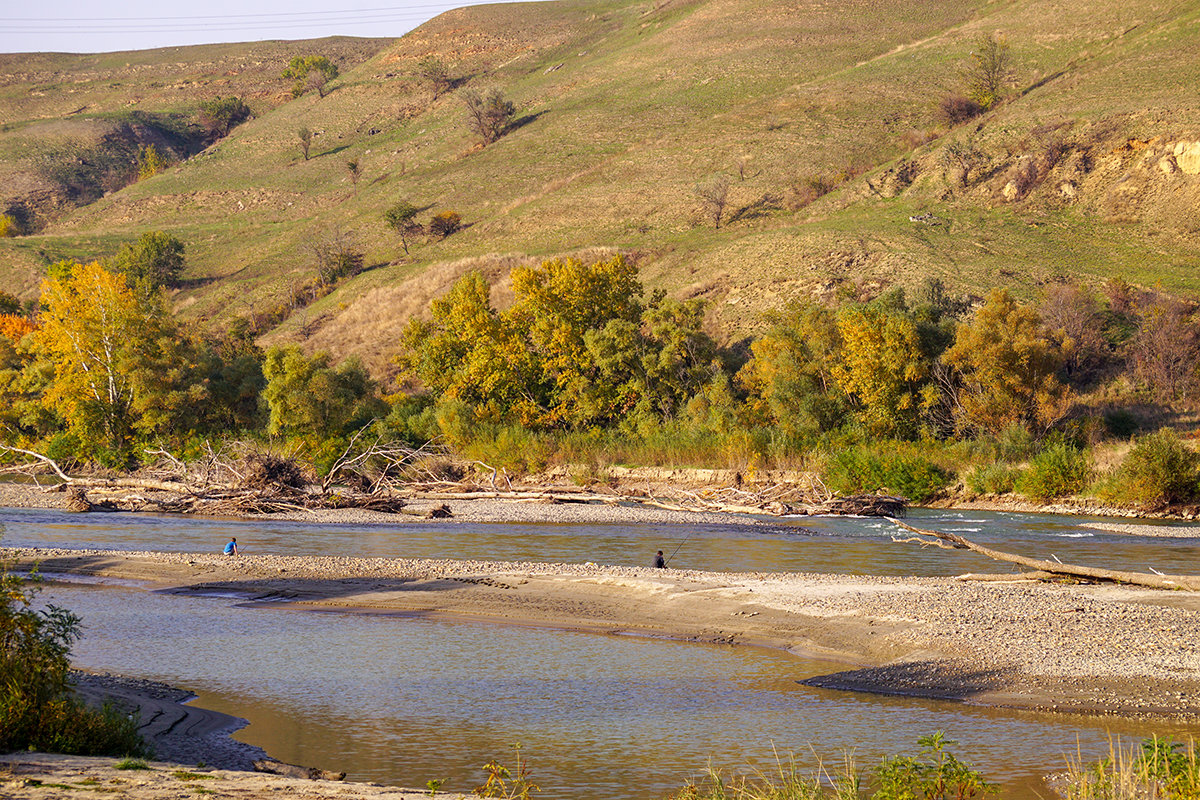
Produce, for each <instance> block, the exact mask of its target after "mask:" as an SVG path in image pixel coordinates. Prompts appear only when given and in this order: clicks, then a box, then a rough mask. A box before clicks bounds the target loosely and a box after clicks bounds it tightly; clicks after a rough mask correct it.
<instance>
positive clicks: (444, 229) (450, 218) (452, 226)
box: [429, 211, 462, 239]
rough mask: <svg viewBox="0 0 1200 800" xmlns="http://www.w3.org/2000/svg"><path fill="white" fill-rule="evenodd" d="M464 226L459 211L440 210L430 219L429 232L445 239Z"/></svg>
mask: <svg viewBox="0 0 1200 800" xmlns="http://www.w3.org/2000/svg"><path fill="white" fill-rule="evenodd" d="M461 227H462V217H460V216H459V215H458V212H457V211H439V212H438V213H436V214H434V215H433V218H432V219H431V220H429V232H430V233H431V234H433V235H434V236H436V237H438V238H439V239H445V238H446V237H447V236H449V235H450V234H452V233H454V232H455V231H457V230H458V229H459V228H461Z"/></svg>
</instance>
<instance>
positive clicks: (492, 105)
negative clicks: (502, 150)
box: [463, 89, 517, 146]
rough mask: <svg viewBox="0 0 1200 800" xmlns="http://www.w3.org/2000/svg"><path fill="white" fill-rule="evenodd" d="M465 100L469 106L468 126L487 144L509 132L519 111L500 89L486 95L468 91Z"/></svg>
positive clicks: (482, 142) (481, 141)
mask: <svg viewBox="0 0 1200 800" xmlns="http://www.w3.org/2000/svg"><path fill="white" fill-rule="evenodd" d="M463 102H464V103H465V104H466V107H467V127H468V128H469V129H470V131H471V133H473V134H475V135H476V136H478V137H479V141H480V143H481V144H483V145H485V146H486V145H489V144H491V143H492V142H494V141H496V140H497V139H499V138H500V137H501V136H503V135H504V134H506V133H508V129H509V126H510V125H512V121H513V117H514V116H516V113H517V107H516V106H515V105H513V103H512V101H511V100H507V99H505V97H504V93H503V92H502V91H500V90H499V89H492V90H491V91H490V92H488V93H487V94H486V95H483V94H480V93H479V92H476V91H470V92H467V93H466V94H465V95H463Z"/></svg>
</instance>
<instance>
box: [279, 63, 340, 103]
mask: <svg viewBox="0 0 1200 800" xmlns="http://www.w3.org/2000/svg"><path fill="white" fill-rule="evenodd" d="M337 76H338V68H337V65H336V64H334V63H333V62H332V61H330V60H329V59H328V58H327V57H326V56H295V57H294V58H292V60H291V61H289V62H288V65H287V67H286V68H285V69H284V70H283V77H285V78H291V79H293V80H295V83H294V84H293V85H292V96H293V97H299V96H300V95H302V94H304V92H305V91H307V90H308V89H316V90H317V93H318V94H319V95H320V96H321V97H324V96H325V88H326V86H327V85H328V83H329V82H330V81H331V80H333V79H334V78H336V77H337Z"/></svg>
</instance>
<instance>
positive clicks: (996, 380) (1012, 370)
mask: <svg viewBox="0 0 1200 800" xmlns="http://www.w3.org/2000/svg"><path fill="white" fill-rule="evenodd" d="M1071 346H1072V343H1071V342H1070V341H1069V340H1067V341H1056V340H1055V339H1054V338H1052V337H1051V336H1050V335H1048V333H1047V331H1046V330H1045V328H1044V327H1043V325H1042V322H1041V319H1040V318H1039V316H1038V314H1037V312H1036V311H1035V310H1034V309H1032V308H1027V307H1023V306H1021V305H1019V304H1018V303H1017V302H1016V301H1015V300H1014V299H1013V298H1012V297H1011V296H1010V295H1009V294H1008V292H1007V291H1005V290H1003V289H994V290H993V291H992V292H991V293H990V294H989V295H988V298H987V301H986V302H985V303H984V304H983V305H982V306H981V307H980V308H979V309H978V310H977V311H976V312H975V317H974V319H972V320H970V321H968V322H965V323H961V324H959V326H958V330H957V332H956V334H955V339H954V344H953V346H951V347H950V349H949V350H947V351H946V353H945V354H944V356H943V361H944V363H946V364H947V365H948V366H949V367H950V368H951V369H952V370H953V371H954V378H955V380H954V383H953V384H952V385H951V387H950V391H952V392H953V394H954V395H955V397H954V406H955V408H956V416H957V427H958V430H959V431H960V432H972V431H975V432H982V433H987V434H992V435H995V434H998V433H1000V432H1001V431H1003V430H1004V429H1005V428H1007V427H1009V426H1010V425H1013V424H1017V425H1022V426H1024V427H1026V428H1027V429H1030V430H1032V431H1034V432H1037V433H1041V432H1044V431H1046V430H1048V429H1049V428H1050V426H1052V425H1053V424H1054V423H1055V422H1057V421H1059V420H1060V419H1062V418H1063V416H1065V414H1066V413H1067V411H1068V409H1069V407H1070V403H1071V395H1070V392H1069V390H1068V389H1067V387H1066V386H1064V385H1063V384H1062V383H1061V382H1060V381H1059V380H1058V377H1057V373H1058V371H1059V370H1060V369H1061V368H1062V365H1063V362H1064V360H1065V358H1066V355H1067V353H1068V352H1069V350H1070V348H1071Z"/></svg>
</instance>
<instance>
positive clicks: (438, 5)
mask: <svg viewBox="0 0 1200 800" xmlns="http://www.w3.org/2000/svg"><path fill="white" fill-rule="evenodd" d="M483 2H490V0H479V3H483ZM467 4H468V5H476V4H477V3H467ZM460 5H462V3H459V2H456V1H455V0H448V2H445V3H429V4H424V5H411V4H408V5H403V6H385V7H383V8H347V9H340V10H338V11H272V12H264V13H259V14H204V15H199V16H178V17H175V16H172V17H146V16H139V17H75V16H72V17H71V19H72V21H74V22H182V21H184V20H193V19H194V20H203V19H236V18H247V17H255V18H264V17H270V18H274V17H285V18H286V17H304V16H311V15H321V16H329V15H331V14H332V15H342V16H344V15H347V14H360V13H375V12H408V11H414V10H416V9H430V8H433V9H437V8H447V9H448V8H455V7H457V6H460ZM62 21H63V20H62V18H61V17H6V19H5V24H6V25H7V24H9V23H12V22H62Z"/></svg>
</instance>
